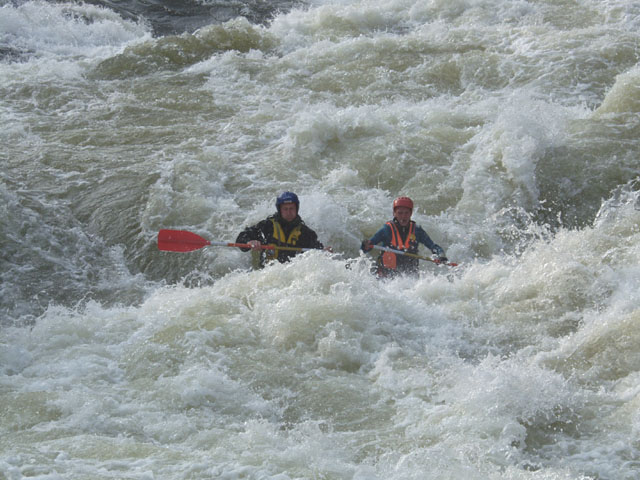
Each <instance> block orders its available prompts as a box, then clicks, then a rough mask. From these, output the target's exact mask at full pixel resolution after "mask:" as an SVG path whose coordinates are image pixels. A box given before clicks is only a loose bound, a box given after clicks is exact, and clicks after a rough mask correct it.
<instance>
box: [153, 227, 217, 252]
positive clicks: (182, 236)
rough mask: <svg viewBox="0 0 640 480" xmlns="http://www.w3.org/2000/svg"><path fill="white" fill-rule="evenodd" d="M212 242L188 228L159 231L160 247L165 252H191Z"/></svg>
mask: <svg viewBox="0 0 640 480" xmlns="http://www.w3.org/2000/svg"><path fill="white" fill-rule="evenodd" d="M210 244H211V243H210V242H209V240H206V239H204V238H202V237H201V236H200V235H196V234H195V233H193V232H187V231H186V230H160V231H159V232H158V249H159V250H164V251H165V252H191V251H192V250H198V249H199V248H202V247H206V246H207V245H210Z"/></svg>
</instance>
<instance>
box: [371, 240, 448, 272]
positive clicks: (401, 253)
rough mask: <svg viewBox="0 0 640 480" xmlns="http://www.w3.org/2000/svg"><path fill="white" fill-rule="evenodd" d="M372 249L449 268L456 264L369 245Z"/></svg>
mask: <svg viewBox="0 0 640 480" xmlns="http://www.w3.org/2000/svg"><path fill="white" fill-rule="evenodd" d="M371 246H372V247H373V248H375V249H376V250H382V251H383V252H390V253H395V254H396V255H405V256H407V257H412V258H419V259H420V260H426V261H428V262H433V263H435V264H437V265H447V266H449V267H457V266H458V264H457V263H453V262H447V263H444V262H441V261H439V260H434V259H433V258H429V257H423V256H422V255H418V254H416V253H409V252H403V251H402V250H396V249H395V248H389V247H383V246H381V245H371Z"/></svg>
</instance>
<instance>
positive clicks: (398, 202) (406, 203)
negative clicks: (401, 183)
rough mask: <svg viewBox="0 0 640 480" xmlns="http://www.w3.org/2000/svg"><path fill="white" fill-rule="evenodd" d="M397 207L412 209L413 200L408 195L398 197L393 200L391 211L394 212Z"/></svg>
mask: <svg viewBox="0 0 640 480" xmlns="http://www.w3.org/2000/svg"><path fill="white" fill-rule="evenodd" d="M398 207H407V208H408V209H410V210H413V200H411V199H410V198H409V197H398V198H396V199H395V200H394V201H393V211H394V212H395V211H396V208H398Z"/></svg>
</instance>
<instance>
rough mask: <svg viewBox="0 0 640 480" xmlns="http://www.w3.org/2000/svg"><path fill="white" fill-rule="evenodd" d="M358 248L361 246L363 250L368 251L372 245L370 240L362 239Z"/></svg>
mask: <svg viewBox="0 0 640 480" xmlns="http://www.w3.org/2000/svg"><path fill="white" fill-rule="evenodd" d="M360 248H362V251H363V252H368V251H369V250H371V249H372V248H373V245H372V244H371V241H370V240H363V241H362V245H361V246H360Z"/></svg>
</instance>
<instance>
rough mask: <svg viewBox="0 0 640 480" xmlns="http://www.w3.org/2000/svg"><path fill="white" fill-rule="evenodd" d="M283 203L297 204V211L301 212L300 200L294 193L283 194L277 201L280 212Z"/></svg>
mask: <svg viewBox="0 0 640 480" xmlns="http://www.w3.org/2000/svg"><path fill="white" fill-rule="evenodd" d="M283 203H295V204H296V210H300V200H298V196H297V195H296V194H295V193H293V192H282V193H281V194H280V196H279V197H278V198H277V199H276V208H277V209H278V212H279V211H280V205H282V204H283Z"/></svg>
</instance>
